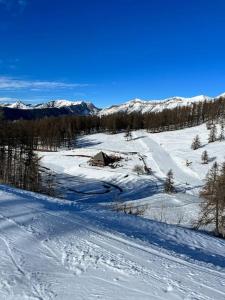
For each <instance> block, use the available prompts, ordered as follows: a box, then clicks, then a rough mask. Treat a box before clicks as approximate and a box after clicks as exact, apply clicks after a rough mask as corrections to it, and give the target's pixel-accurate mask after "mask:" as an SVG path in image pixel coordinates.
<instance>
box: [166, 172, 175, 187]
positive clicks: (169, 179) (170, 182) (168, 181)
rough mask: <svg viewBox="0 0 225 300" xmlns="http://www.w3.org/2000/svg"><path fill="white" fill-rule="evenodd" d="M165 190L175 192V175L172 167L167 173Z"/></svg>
mask: <svg viewBox="0 0 225 300" xmlns="http://www.w3.org/2000/svg"><path fill="white" fill-rule="evenodd" d="M164 191H165V192H166V193H173V192H175V188H174V176H173V171H172V170H171V169H170V170H169V172H168V173H167V176H166V180H165V183H164Z"/></svg>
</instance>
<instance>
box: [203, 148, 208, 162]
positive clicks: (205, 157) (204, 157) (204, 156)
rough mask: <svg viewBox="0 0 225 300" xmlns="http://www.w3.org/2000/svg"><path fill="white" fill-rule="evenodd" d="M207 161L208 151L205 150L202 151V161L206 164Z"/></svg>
mask: <svg viewBox="0 0 225 300" xmlns="http://www.w3.org/2000/svg"><path fill="white" fill-rule="evenodd" d="M208 162H209V156H208V152H207V151H206V150H205V151H203V152H202V163H203V164H207V163H208Z"/></svg>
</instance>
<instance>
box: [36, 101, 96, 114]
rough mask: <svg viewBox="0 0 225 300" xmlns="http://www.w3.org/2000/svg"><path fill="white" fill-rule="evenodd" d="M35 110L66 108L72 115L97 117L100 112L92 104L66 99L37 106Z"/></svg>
mask: <svg viewBox="0 0 225 300" xmlns="http://www.w3.org/2000/svg"><path fill="white" fill-rule="evenodd" d="M33 108H34V109H45V108H66V109H68V110H70V111H71V112H72V113H77V114H80V115H95V114H97V113H98V112H99V110H100V109H99V108H97V107H96V106H95V105H94V104H93V103H91V102H85V101H69V100H64V99H59V100H52V101H49V102H47V103H41V104H37V105H35V106H34V107H33Z"/></svg>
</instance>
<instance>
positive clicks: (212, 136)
mask: <svg viewBox="0 0 225 300" xmlns="http://www.w3.org/2000/svg"><path fill="white" fill-rule="evenodd" d="M216 135H217V128H216V125H215V124H214V125H213V126H212V128H211V129H210V132H209V138H208V141H209V143H213V142H215V141H216Z"/></svg>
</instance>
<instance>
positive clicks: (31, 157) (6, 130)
mask: <svg viewBox="0 0 225 300" xmlns="http://www.w3.org/2000/svg"><path fill="white" fill-rule="evenodd" d="M224 116H225V98H223V97H221V98H219V99H217V100H216V101H210V102H206V101H205V102H200V103H194V104H193V105H192V106H191V107H177V108H174V109H172V110H163V111H162V112H157V113H154V112H150V113H146V114H139V113H133V114H124V113H119V114H112V115H107V116H101V117H100V116H63V117H49V118H43V119H39V120H18V121H8V120H5V119H4V115H0V182H2V183H6V184H12V185H14V186H16V187H19V188H24V189H28V190H32V191H43V190H45V191H46V190H48V188H47V187H46V180H45V179H44V178H43V172H41V168H40V163H39V159H38V156H37V155H36V153H35V151H36V150H38V151H57V150H58V149H59V148H62V147H63V148H67V149H70V148H72V147H76V138H77V137H78V136H80V135H83V134H91V133H96V132H106V133H109V134H115V133H118V132H121V131H130V130H138V129H146V130H147V131H148V132H152V133H155V132H161V131H168V130H178V129H182V128H187V127H192V126H196V125H200V124H202V123H204V122H208V123H210V122H211V123H213V122H214V121H215V120H219V119H220V118H224Z"/></svg>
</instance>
